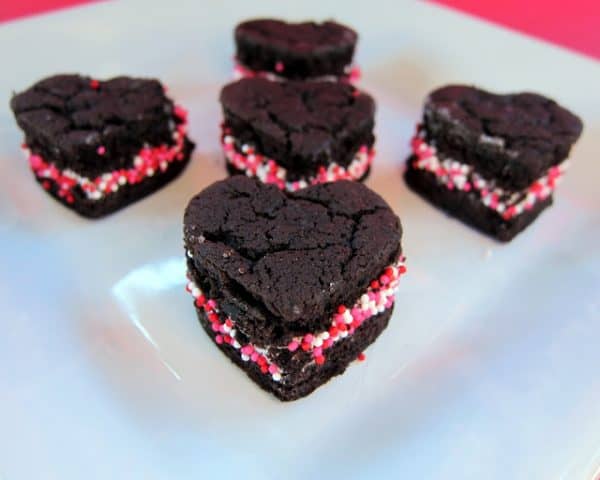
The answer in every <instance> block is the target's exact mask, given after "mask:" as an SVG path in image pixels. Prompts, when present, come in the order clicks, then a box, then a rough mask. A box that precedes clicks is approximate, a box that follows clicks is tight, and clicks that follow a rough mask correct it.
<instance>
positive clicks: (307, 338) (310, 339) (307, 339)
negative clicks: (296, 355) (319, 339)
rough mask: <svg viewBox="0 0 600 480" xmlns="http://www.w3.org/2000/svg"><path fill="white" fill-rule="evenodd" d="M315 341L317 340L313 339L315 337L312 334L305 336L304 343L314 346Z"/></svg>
mask: <svg viewBox="0 0 600 480" xmlns="http://www.w3.org/2000/svg"><path fill="white" fill-rule="evenodd" d="M314 339H315V337H313V335H312V334H311V333H307V334H306V335H304V343H310V344H312V342H313V340H314Z"/></svg>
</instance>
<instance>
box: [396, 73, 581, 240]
mask: <svg viewBox="0 0 600 480" xmlns="http://www.w3.org/2000/svg"><path fill="white" fill-rule="evenodd" d="M581 131H582V123H581V120H580V119H579V118H578V117H577V116H575V115H574V114H573V113H571V112H569V111H568V110H566V109H564V108H563V107H561V106H560V105H558V104H557V103H556V102H554V101H553V100H550V99H549V98H546V97H543V96H541V95H538V94H535V93H517V94H510V95H496V94H493V93H489V92H486V91H484V90H480V89H477V88H474V87H469V86H463V85H453V86H446V87H443V88H440V89H438V90H435V91H434V92H433V93H431V94H430V95H429V97H428V98H427V100H426V101H425V107H424V114H423V120H422V124H420V125H419V126H418V127H417V132H416V135H415V137H414V138H413V140H412V155H411V157H410V158H409V159H408V162H407V169H406V172H405V179H406V182H407V183H408V185H409V186H410V187H411V188H412V189H413V190H414V191H416V192H417V193H419V194H420V195H422V196H423V197H425V198H426V199H427V200H428V201H430V202H431V203H433V204H434V205H436V206H438V207H440V208H441V209H443V210H445V211H446V212H448V213H449V214H451V215H453V216H455V217H456V218H458V219H460V220H462V221H463V222H465V223H467V224H469V225H471V226H473V227H475V228H477V229H479V230H481V231H482V232H485V233H487V234H489V235H491V236H493V237H495V238H496V239H498V240H501V241H505V242H507V241H510V240H511V239H512V238H513V237H514V236H515V235H517V234H518V233H519V232H520V231H522V230H523V229H525V228H526V227H527V226H528V225H530V224H531V223H532V222H533V221H534V220H535V219H536V217H537V216H538V215H539V214H540V213H541V212H542V211H543V210H544V209H545V208H547V207H549V206H550V205H551V204H552V198H553V194H554V190H555V188H556V185H557V184H558V183H559V181H560V180H561V178H562V176H563V175H564V173H565V170H566V168H567V162H566V159H567V157H568V155H569V151H570V150H571V146H572V145H573V144H574V143H575V141H576V140H577V139H578V138H579V136H580V134H581Z"/></svg>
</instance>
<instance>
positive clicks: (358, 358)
mask: <svg viewBox="0 0 600 480" xmlns="http://www.w3.org/2000/svg"><path fill="white" fill-rule="evenodd" d="M366 358H367V356H366V355H365V354H364V353H363V352H360V353H359V354H358V357H357V360H358V361H359V362H364V361H365V359H366Z"/></svg>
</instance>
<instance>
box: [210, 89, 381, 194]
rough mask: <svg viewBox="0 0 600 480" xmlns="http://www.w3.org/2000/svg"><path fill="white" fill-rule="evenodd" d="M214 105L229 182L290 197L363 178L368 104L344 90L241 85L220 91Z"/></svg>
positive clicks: (371, 105)
mask: <svg viewBox="0 0 600 480" xmlns="http://www.w3.org/2000/svg"><path fill="white" fill-rule="evenodd" d="M220 100H221V105H222V107H223V125H222V130H223V131H222V146H223V151H224V154H225V159H226V162H227V167H228V170H229V173H231V174H245V175H247V176H252V177H256V178H258V179H259V180H261V181H262V182H265V183H273V184H275V185H277V186H278V187H279V188H281V189H286V190H290V191H295V190H298V189H300V188H304V187H306V186H308V185H314V184H317V183H324V182H331V181H335V180H363V179H364V178H366V176H367V175H368V173H369V168H370V166H371V162H372V160H373V155H374V150H373V144H374V142H375V136H374V135H373V127H374V124H375V120H374V116H375V101H374V100H373V98H372V97H371V96H369V95H368V94H366V93H364V92H362V91H359V90H357V89H356V88H354V87H353V86H351V85H348V84H344V83H336V82H291V81H290V82H270V81H268V80H265V79H261V78H247V79H243V80H240V81H238V82H234V83H230V84H229V85H226V86H225V87H224V88H223V90H222V91H221V97H220Z"/></svg>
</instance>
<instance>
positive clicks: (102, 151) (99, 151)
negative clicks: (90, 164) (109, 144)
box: [96, 145, 106, 155]
mask: <svg viewBox="0 0 600 480" xmlns="http://www.w3.org/2000/svg"><path fill="white" fill-rule="evenodd" d="M96 153H97V154H98V155H104V154H105V153H106V147H105V146H104V145H100V146H99V147H98V148H97V150H96Z"/></svg>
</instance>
